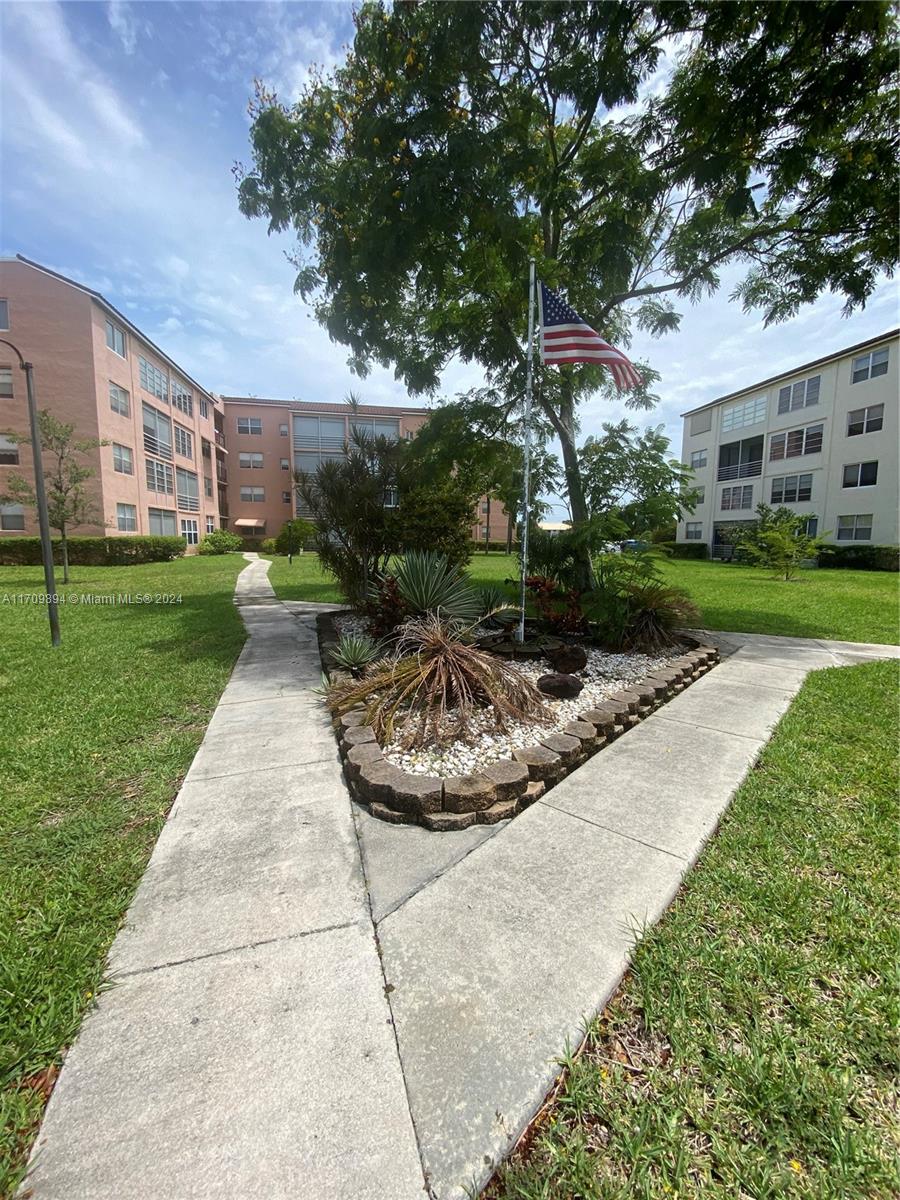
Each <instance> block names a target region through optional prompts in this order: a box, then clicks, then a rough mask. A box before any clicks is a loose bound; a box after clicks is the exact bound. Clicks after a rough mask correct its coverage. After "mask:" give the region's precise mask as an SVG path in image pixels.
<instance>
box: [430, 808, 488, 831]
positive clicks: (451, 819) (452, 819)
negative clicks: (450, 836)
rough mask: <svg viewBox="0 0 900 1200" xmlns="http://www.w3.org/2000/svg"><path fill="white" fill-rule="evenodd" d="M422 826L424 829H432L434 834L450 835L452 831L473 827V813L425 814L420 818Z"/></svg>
mask: <svg viewBox="0 0 900 1200" xmlns="http://www.w3.org/2000/svg"><path fill="white" fill-rule="evenodd" d="M422 824H423V825H424V826H425V828H426V829H433V830H434V831H435V832H436V833H451V832H452V831H453V830H454V829H468V828H469V826H470V825H474V824H475V813H473V812H459V813H458V812H439V813H426V814H425V815H424V816H423V817H422Z"/></svg>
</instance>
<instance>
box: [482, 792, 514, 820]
mask: <svg viewBox="0 0 900 1200" xmlns="http://www.w3.org/2000/svg"><path fill="white" fill-rule="evenodd" d="M518 811H519V801H518V798H517V797H513V798H512V799H511V800H498V801H497V803H496V804H492V805H491V807H490V808H485V809H482V811H481V812H480V813H478V814H477V819H478V824H479V825H496V824H497V822H498V821H508V820H509V818H510V817H514V816H515V815H516V813H517V812H518Z"/></svg>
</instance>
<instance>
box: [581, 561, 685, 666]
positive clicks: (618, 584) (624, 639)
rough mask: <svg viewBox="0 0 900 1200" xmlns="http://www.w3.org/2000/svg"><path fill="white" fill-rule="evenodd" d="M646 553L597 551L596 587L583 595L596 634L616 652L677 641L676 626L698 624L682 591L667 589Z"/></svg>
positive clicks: (677, 627)
mask: <svg viewBox="0 0 900 1200" xmlns="http://www.w3.org/2000/svg"><path fill="white" fill-rule="evenodd" d="M657 561H658V560H657V559H656V558H655V556H654V555H653V554H652V553H646V552H642V553H638V554H598V555H595V557H594V560H593V566H594V577H595V579H596V584H597V586H596V589H595V590H594V591H593V592H591V593H590V596H589V597H587V598H585V608H586V609H587V612H588V615H589V616H590V617H591V618H592V619H593V620H594V621H595V622H596V628H597V636H598V637H599V640H600V641H602V642H603V643H604V645H607V646H611V647H612V648H613V649H616V650H648V651H652V650H659V649H662V648H663V647H665V646H668V645H671V644H673V643H674V642H676V641H677V640H678V638H677V630H678V629H679V628H683V627H684V626H694V625H697V624H699V621H700V614H699V612H698V611H697V609H696V607H695V606H694V604H693V603H692V602H691V600H690V599H689V597H688V595H687V593H686V592H683V591H681V590H680V589H679V588H673V587H668V586H667V585H666V584H665V582H664V581H663V579H662V577H661V575H660V574H659V570H658V568H657Z"/></svg>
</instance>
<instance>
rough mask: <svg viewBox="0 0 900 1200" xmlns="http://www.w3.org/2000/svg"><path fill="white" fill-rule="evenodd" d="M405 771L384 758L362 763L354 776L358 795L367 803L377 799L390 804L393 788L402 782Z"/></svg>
mask: <svg viewBox="0 0 900 1200" xmlns="http://www.w3.org/2000/svg"><path fill="white" fill-rule="evenodd" d="M405 773H406V772H405V771H401V770H400V768H399V767H395V766H394V764H393V763H389V762H385V761H384V759H382V760H381V761H380V762H371V763H363V764H362V766H361V767H360V768H359V772H358V774H357V776H356V786H357V788H358V789H359V794H360V796H362V798H363V799H364V800H366V801H368V803H370V804H371V803H372V802H373V801H375V800H379V801H381V803H382V804H390V802H391V799H392V797H393V794H394V788H395V787H396V786H397V784H398V783H400V782H402V777H403V775H405Z"/></svg>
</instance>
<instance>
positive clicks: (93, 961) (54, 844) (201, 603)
mask: <svg viewBox="0 0 900 1200" xmlns="http://www.w3.org/2000/svg"><path fill="white" fill-rule="evenodd" d="M245 565H246V563H245V562H244V561H243V559H242V558H240V557H239V556H237V555H228V556H226V557H222V558H201V557H191V558H185V559H179V560H176V561H175V562H172V563H156V564H146V565H141V566H131V567H124V568H110V567H75V568H73V572H72V574H73V579H74V582H73V583H72V584H71V585H69V586H67V587H60V592H61V593H63V594H64V596H65V598H66V603H64V604H63V605H61V608H60V624H61V627H62V645H61V646H60V647H59V649H56V650H53V649H51V647H50V644H49V635H48V631H47V613H46V609H45V608H44V607H43V606H36V605H32V604H20V603H15V602H14V601H15V599H18V598H20V597H24V596H27V594H28V593H40V592H42V591H43V587H42V580H41V576H40V569H39V568H34V567H4V568H0V711H2V712H3V713H4V718H3V721H2V722H0V1196H3V1197H9V1196H11V1195H12V1194H13V1193H14V1191H15V1189H16V1186H17V1184H18V1182H19V1181H20V1180H21V1178H22V1175H23V1173H24V1170H25V1165H26V1160H27V1154H28V1151H29V1149H30V1145H31V1142H32V1140H33V1137H34V1136H35V1134H36V1132H37V1128H38V1124H39V1121H40V1117H41V1114H42V1112H43V1107H44V1104H45V1103H46V1100H47V1098H48V1097H49V1094H50V1091H51V1089H52V1086H53V1083H54V1081H55V1078H56V1073H57V1071H58V1067H59V1063H60V1061H61V1058H62V1055H63V1052H64V1050H65V1048H66V1047H67V1046H68V1045H70V1044H71V1042H72V1040H73V1039H74V1037H75V1035H76V1033H77V1031H78V1027H79V1025H80V1023H81V1019H82V1016H83V1015H84V1013H85V1011H86V1010H87V1009H88V1008H89V1007H90V1004H91V1002H92V1000H93V997H94V995H95V994H96V992H97V989H98V987H99V986H100V983H101V980H102V977H103V972H104V966H105V958H106V952H107V950H108V948H109V945H110V943H111V942H112V939H113V937H114V936H115V933H116V930H117V929H118V926H119V924H120V923H121V920H122V917H123V915H124V913H125V910H126V908H127V907H128V904H129V903H130V901H131V898H132V896H133V894H134V891H135V888H136V887H137V884H138V882H139V880H140V878H141V875H142V874H143V871H144V868H145V867H146V864H147V860H148V858H149V856H150V853H151V851H152V849H153V846H154V844H155V842H156V838H157V836H158V834H159V831H160V829H161V828H162V825H163V823H164V821H165V818H166V815H167V813H168V811H169V808H170V807H171V804H172V801H173V800H174V798H175V795H176V793H177V790H178V787H179V784H180V781H181V778H182V777H183V775H184V773H185V772H186V770H187V768H188V766H189V765H190V762H191V759H192V758H193V756H194V753H195V751H196V749H197V746H198V745H199V744H200V741H201V740H202V738H203V734H204V732H205V729H206V725H207V723H208V721H209V717H210V715H211V714H212V712H213V710H214V709H215V706H216V703H217V701H218V698H219V696H220V695H221V693H222V690H223V689H224V686H225V684H226V682H227V680H228V676H229V674H230V673H231V668H232V666H233V665H234V661H235V659H236V658H237V655H238V653H239V651H240V647H241V645H242V644H243V641H244V636H245V634H244V628H243V624H242V622H241V619H240V616H239V614H238V612H237V609H236V608H235V606H234V603H233V600H232V596H233V592H234V581H235V579H236V578H237V574H238V572H239V571H240V570H241V569H242V568H243V567H244V566H245ZM123 594H129V595H131V596H138V595H140V596H141V597H142V598H147V597H149V598H150V602H149V603H145V602H144V600H143V599H142V602H141V603H137V602H132V603H127V604H126V603H121V602H120V603H117V604H115V605H112V604H108V603H105V602H104V601H106V600H108V599H109V598H111V597H118V596H121V595H123ZM157 596H169V597H173V596H175V597H177V596H180V597H181V602H180V603H177V602H171V601H168V602H162V601H159V602H157V601H156V600H155V598H156V597H157ZM90 597H100V598H101V600H100V602H99V603H97V602H90V601H89V599H88V598H90ZM4 598H5V599H4ZM11 598H12V599H11ZM76 599H77V601H78V603H74V602H73V601H74V600H76Z"/></svg>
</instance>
